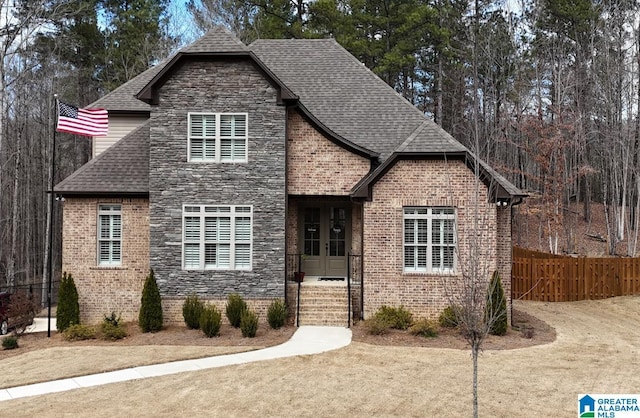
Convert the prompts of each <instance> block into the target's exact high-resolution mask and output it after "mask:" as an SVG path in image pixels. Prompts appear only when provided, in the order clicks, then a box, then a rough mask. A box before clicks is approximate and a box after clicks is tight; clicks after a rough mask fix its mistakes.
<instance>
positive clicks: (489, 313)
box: [485, 270, 507, 335]
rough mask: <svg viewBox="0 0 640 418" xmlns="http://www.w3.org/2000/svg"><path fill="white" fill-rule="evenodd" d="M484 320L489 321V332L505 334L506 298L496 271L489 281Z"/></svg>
mask: <svg viewBox="0 0 640 418" xmlns="http://www.w3.org/2000/svg"><path fill="white" fill-rule="evenodd" d="M485 321H490V324H489V333H490V334H492V335H506V334H507V300H506V299H505V297H504V289H503V288H502V280H500V274H499V273H498V271H497V270H496V271H494V272H493V275H492V276H491V282H490V283H489V292H488V294H487V306H486V307H485Z"/></svg>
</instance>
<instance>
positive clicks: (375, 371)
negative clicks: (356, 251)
mask: <svg viewBox="0 0 640 418" xmlns="http://www.w3.org/2000/svg"><path fill="white" fill-rule="evenodd" d="M515 305H516V307H517V308H518V310H520V311H523V312H526V313H527V314H528V315H530V316H532V317H535V318H539V319H540V320H543V321H545V322H547V323H548V324H549V325H550V326H552V327H554V328H555V330H556V332H557V338H556V340H555V341H554V342H551V343H548V344H544V345H538V346H534V347H527V348H519V349H513V350H485V351H484V352H483V353H482V355H481V357H480V370H479V373H480V414H481V415H482V416H491V417H514V416H526V415H529V414H531V411H535V414H538V415H541V416H554V417H565V416H566V417H574V416H576V414H577V399H578V394H580V393H637V388H638V387H640V374H639V373H638V370H639V369H640V353H639V350H640V349H639V348H638V347H640V298H639V297H623V298H615V299H608V300H603V301H584V302H571V303H555V304H551V303H537V302H516V303H515ZM56 360H60V361H56V362H55V363H56V364H57V363H60V362H62V360H63V359H56ZM4 363H5V362H4V361H2V364H3V368H5V367H4ZM51 363H54V362H53V361H52V362H51ZM31 367H33V365H32V364H28V363H26V362H18V363H17V364H16V365H15V368H12V370H11V373H15V374H20V373H23V372H24V371H26V370H28V369H29V368H31ZM56 367H58V366H56ZM5 371H6V368H5ZM3 375H6V372H5V373H3ZM9 414H10V415H11V416H45V415H46V416H63V415H64V416H109V417H111V416H167V417H168V416H224V417H228V416H243V417H244V416H297V417H317V416H341V417H342V416H356V417H370V416H403V417H407V416H408V417H411V416H420V417H423V416H447V417H456V416H469V415H471V359H470V355H469V352H468V351H467V350H459V349H450V348H437V347H416V346H385V345H373V344H369V343H364V342H359V341H356V342H354V343H352V344H351V345H350V346H348V347H346V348H343V349H340V350H336V351H332V352H328V353H324V354H319V355H313V356H299V357H293V358H285V359H279V360H272V361H265V362H258V363H249V364H244V365H240V366H230V367H223V368H219V369H211V370H203V371H197V372H188V373H181V374H176V375H171V376H164V377H158V378H152V379H144V380H138V381H130V382H124V383H116V384H111V385H105V386H101V387H93V388H87V389H79V390H75V391H73V392H66V393H58V394H50V395H45V396H40V397H38V398H37V399H29V398H25V399H17V400H13V401H5V402H1V403H0V416H5V415H7V416H8V415H9Z"/></svg>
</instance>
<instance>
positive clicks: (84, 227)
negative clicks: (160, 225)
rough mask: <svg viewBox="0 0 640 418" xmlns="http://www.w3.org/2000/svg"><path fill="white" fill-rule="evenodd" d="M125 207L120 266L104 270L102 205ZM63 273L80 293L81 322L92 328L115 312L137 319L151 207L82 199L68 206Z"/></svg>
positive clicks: (123, 201) (146, 268)
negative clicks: (100, 226) (99, 237)
mask: <svg viewBox="0 0 640 418" xmlns="http://www.w3.org/2000/svg"><path fill="white" fill-rule="evenodd" d="M104 203H119V204H121V205H122V265H121V266H118V267H100V266H98V261H97V257H98V256H97V247H98V243H97V231H98V226H97V222H98V205H99V204H104ZM63 210H64V216H63V228H62V231H63V236H62V269H63V271H66V272H68V273H71V274H72V275H73V279H74V281H75V284H76V287H77V289H78V298H79V303H80V320H81V322H83V323H88V324H93V323H98V322H100V321H101V320H102V319H103V318H104V316H105V315H109V314H111V312H115V313H116V315H121V316H122V319H124V320H126V321H132V320H137V319H138V311H139V309H140V297H141V296H142V287H143V285H144V280H145V278H146V277H147V274H148V273H149V204H148V200H147V199H93V198H89V199H81V198H70V197H67V198H66V199H65V202H64V209H63Z"/></svg>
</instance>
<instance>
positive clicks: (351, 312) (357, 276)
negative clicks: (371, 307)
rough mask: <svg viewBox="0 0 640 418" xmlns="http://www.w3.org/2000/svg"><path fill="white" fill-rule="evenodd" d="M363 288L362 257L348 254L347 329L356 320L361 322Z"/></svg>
mask: <svg viewBox="0 0 640 418" xmlns="http://www.w3.org/2000/svg"><path fill="white" fill-rule="evenodd" d="M363 290H364V289H363V286H362V255H359V254H349V255H348V256H347V295H348V303H347V304H348V307H347V310H348V313H347V328H349V327H351V325H353V322H354V321H355V319H356V318H357V319H358V320H362V319H363V318H362V312H363V309H362V308H363V306H362V301H363ZM352 319H353V320H352Z"/></svg>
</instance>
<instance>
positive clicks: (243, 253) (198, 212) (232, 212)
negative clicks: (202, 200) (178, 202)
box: [182, 205, 253, 270]
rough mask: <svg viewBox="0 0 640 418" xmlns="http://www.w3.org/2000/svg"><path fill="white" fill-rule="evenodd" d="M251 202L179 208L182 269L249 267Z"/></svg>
mask: <svg viewBox="0 0 640 418" xmlns="http://www.w3.org/2000/svg"><path fill="white" fill-rule="evenodd" d="M252 222H253V209H252V207H251V206H204V205H201V206H193V205H185V206H184V207H183V211H182V227H183V231H184V232H183V240H182V260H183V261H182V266H183V268H184V269H185V270H209V269H223V270H250V269H251V261H252V260H251V251H252V246H253V233H252V230H253V228H252Z"/></svg>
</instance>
